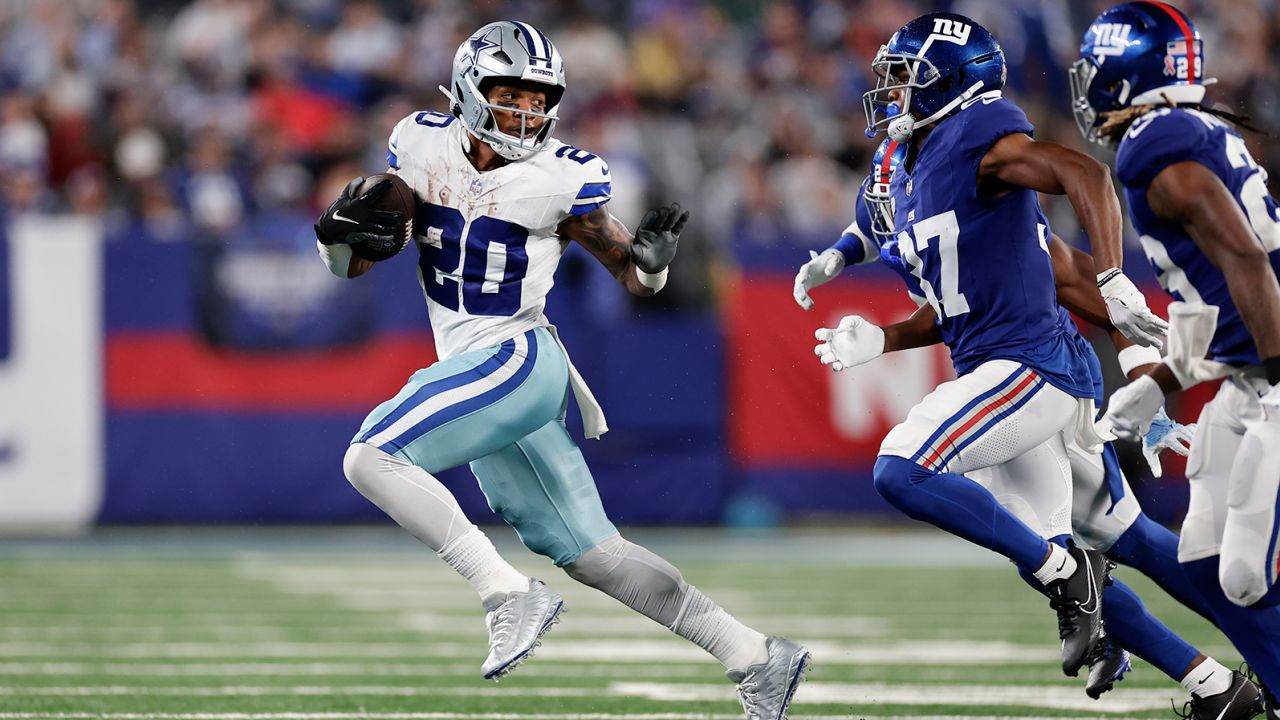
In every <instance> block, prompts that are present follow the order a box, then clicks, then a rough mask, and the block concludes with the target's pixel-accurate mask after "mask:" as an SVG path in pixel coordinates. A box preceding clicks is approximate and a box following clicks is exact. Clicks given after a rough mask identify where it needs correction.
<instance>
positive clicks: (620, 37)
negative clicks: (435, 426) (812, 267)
mask: <svg viewBox="0 0 1280 720" xmlns="http://www.w3.org/2000/svg"><path fill="white" fill-rule="evenodd" d="M1106 4H1108V3H1106V2H1102V1H1101V0H1090V1H1089V2H1071V3H1068V2H1050V1H1048V0H1013V1H1010V0H998V1H997V0H955V1H954V2H936V3H934V2H923V1H915V0H844V1H840V0H807V1H806V0H801V1H796V2H759V1H755V2H753V1H750V0H748V1H745V2H744V1H741V0H737V1H735V0H721V1H720V2H703V1H699V0H645V1H644V2H638V1H635V2H613V1H605V0H598V1H595V2H591V1H589V0H579V1H578V2H549V1H547V2H531V1H526V2H521V1H519V0H509V1H504V2H482V3H475V2H469V1H464V0H385V1H383V2H378V1H376V0H354V1H352V2H343V1H341V0H274V1H271V0H194V1H193V2H176V1H173V0H167V1H165V0H148V1H147V2H139V1H138V0H5V2H3V3H0V38H3V41H2V44H0V170H2V172H0V198H2V204H3V207H4V209H5V210H6V211H7V212H14V211H27V210H48V211H66V212H77V213H88V214H95V215H103V216H104V217H105V218H106V219H107V220H108V222H110V223H114V224H115V226H116V227H128V228H132V230H130V232H138V233H143V234H145V235H146V236H147V237H148V238H150V239H151V240H154V241H157V242H163V241H183V240H187V239H190V238H192V237H200V238H218V237H222V236H225V235H226V234H228V233H234V232H235V231H236V229H237V228H239V227H241V226H243V225H244V224H245V223H246V222H247V221H248V220H249V219H250V218H251V217H253V216H255V215H259V214H264V213H265V214H270V213H280V212H286V211H287V212H290V213H298V214H299V215H301V214H303V213H305V214H306V215H311V214H312V213H314V212H315V211H317V210H318V209H319V208H321V207H322V206H323V205H324V204H325V203H327V201H328V199H329V198H331V197H333V196H335V195H336V193H337V191H338V189H340V188H341V186H342V185H343V183H345V181H346V180H347V179H348V178H350V177H351V176H353V175H356V174H361V173H366V174H367V173H370V172H373V171H376V169H378V168H380V167H383V166H384V163H385V159H384V154H385V144H386V136H387V134H388V132H389V130H390V128H391V127H392V125H393V124H394V123H395V121H396V120H397V119H398V118H400V117H402V116H403V115H405V114H407V113H408V112H410V111H411V110H414V109H433V110H442V111H443V110H447V108H446V102H445V99H444V97H443V95H442V94H441V93H440V92H439V91H438V90H437V89H436V86H437V85H441V84H446V83H447V82H448V73H449V68H450V64H451V61H452V58H453V53H454V50H455V48H456V47H457V46H458V43H459V42H460V41H461V40H462V39H463V38H464V37H466V35H467V34H468V33H470V32H471V31H472V30H474V29H475V28H476V27H479V26H480V25H481V24H483V23H485V22H488V21H490V20H493V19H498V18H504V17H511V18H519V19H523V20H526V21H529V22H532V23H534V24H536V25H538V26H539V27H541V28H542V29H544V30H545V31H546V32H547V33H548V34H549V35H550V36H551V37H552V39H553V40H554V41H555V42H556V44H557V46H558V48H559V49H560V51H561V53H562V54H563V56H564V58H565V63H566V69H567V75H568V83H569V89H568V92H567V94H566V96H565V100H564V103H563V106H562V109H561V115H562V117H563V118H564V121H563V122H562V124H561V126H560V128H561V129H560V131H559V135H560V137H561V138H562V139H564V140H566V141H568V142H571V143H573V144H575V145H579V146H581V147H583V148H586V149H589V150H591V151H592V152H596V153H599V154H601V155H603V156H604V157H605V158H606V159H607V160H608V161H609V163H610V166H611V169H612V173H613V175H614V177H615V178H616V179H617V181H616V182H615V183H614V188H615V195H614V202H613V211H614V213H615V214H616V215H618V216H619V217H620V218H622V219H623V220H624V221H626V222H628V223H629V224H631V225H633V226H634V223H635V222H636V221H637V220H638V219H639V216H640V214H641V212H642V209H643V208H645V207H647V206H648V205H651V204H654V203H658V202H666V201H670V200H673V199H680V200H683V201H685V202H688V203H689V204H691V205H693V206H694V209H695V214H694V228H693V232H692V233H691V235H692V237H693V242H689V243H686V244H685V245H684V246H683V248H684V249H683V250H682V262H681V263H677V266H676V268H674V269H673V272H674V271H676V270H678V274H677V276H676V277H675V278H674V281H673V286H674V287H675V289H676V290H677V293H676V294H675V297H674V298H673V299H675V300H677V301H679V302H684V303H689V302H693V303H695V304H698V303H701V304H705V303H710V302H713V301H714V297H715V280H714V279H715V278H716V277H718V276H720V273H717V272H714V269H716V268H722V267H730V268H731V267H734V266H735V264H737V263H748V264H766V265H775V266H777V267H780V268H785V269H788V270H791V269H793V268H794V266H795V265H796V264H798V263H799V262H800V261H802V259H803V257H804V252H803V251H804V250H805V249H809V248H821V247H825V246H826V245H827V244H828V243H829V242H830V241H831V240H832V239H834V238H835V237H837V236H838V234H839V231H840V229H841V228H843V227H844V226H845V224H847V222H848V220H849V218H850V217H851V215H852V213H853V203H854V199H855V189H856V187H857V181H858V179H860V178H861V176H862V174H863V172H864V170H863V168H865V167H866V166H867V162H868V159H869V155H870V152H871V150H873V149H874V143H873V142H872V141H869V140H867V139H866V138H865V137H864V135H863V128H864V125H865V121H864V117H863V112H862V105H861V95H862V92H863V91H864V89H866V88H867V87H869V85H870V83H871V80H870V78H869V70H868V64H869V61H870V58H871V56H872V55H873V54H874V52H875V50H876V49H877V47H878V46H879V45H880V44H881V43H882V42H883V41H884V40H885V39H886V38H888V36H889V35H890V34H891V33H892V32H893V31H894V30H895V29H896V28H898V27H899V26H900V25H901V24H902V23H903V22H904V21H906V20H908V19H910V18H911V17H913V16H915V15H916V14H919V13H921V12H924V11H927V10H930V9H934V8H944V9H950V10H954V11H957V12H961V13H964V14H968V15H970V16H972V17H974V18H975V19H977V20H979V21H980V22H982V23H983V24H985V25H986V26H987V27H989V28H990V29H991V30H992V31H993V32H994V33H995V34H996V36H997V37H998V38H999V39H1000V40H1001V42H1002V43H1003V46H1004V49H1005V52H1006V54H1007V56H1008V64H1009V67H1010V69H1011V74H1010V77H1009V86H1010V89H1009V92H1010V93H1011V94H1013V95H1015V96H1016V97H1017V99H1018V100H1019V101H1020V102H1021V103H1022V104H1023V107H1025V108H1026V109H1027V111H1028V113H1029V115H1030V116H1031V117H1032V120H1033V121H1034V122H1036V124H1037V126H1038V127H1039V136H1040V137H1041V138H1048V139H1053V140H1058V141H1061V142H1065V143H1068V144H1071V145H1074V146H1080V145H1082V142H1081V141H1080V139H1079V136H1078V134H1077V133H1076V130H1075V127H1074V124H1073V120H1072V116H1071V112H1070V97H1069V91H1068V89H1067V82H1066V72H1065V68H1066V67H1067V66H1068V65H1069V64H1070V62H1071V61H1072V59H1074V56H1075V51H1076V41H1077V39H1078V37H1079V34H1080V30H1081V29H1082V28H1083V27H1084V26H1085V25H1086V24H1087V23H1088V22H1089V21H1090V20H1091V19H1092V18H1093V17H1094V15H1095V14H1096V13H1097V12H1098V11H1099V10H1100V9H1101V8H1102V7H1103V6H1104V5H1106ZM1180 5H1182V6H1183V8H1184V9H1185V10H1186V11H1188V12H1189V13H1190V14H1191V15H1192V16H1193V17H1194V18H1195V19H1196V21H1197V23H1198V25H1199V28H1200V30H1201V31H1202V33H1204V35H1205V37H1206V44H1207V45H1209V47H1211V48H1230V51H1229V52H1221V51H1219V52H1216V53H1214V54H1211V55H1210V56H1209V57H1208V58H1207V74H1208V75H1210V76H1214V77H1217V78H1218V79H1219V83H1218V86H1217V88H1215V89H1213V90H1211V98H1214V99H1215V100H1219V101H1225V102H1226V103H1227V104H1228V105H1229V106H1231V107H1232V108H1233V109H1234V110H1237V111H1243V112H1245V113H1248V114H1250V115H1253V116H1254V118H1255V119H1256V121H1257V122H1258V124H1260V125H1261V126H1262V127H1264V128H1280V102H1277V97H1276V95H1277V93H1278V92H1280V77H1277V75H1278V74H1280V42H1278V41H1280V3H1278V2H1276V1H1275V0H1195V1H1190V0H1184V1H1183V2H1181V3H1180ZM1253 141H1254V142H1255V143H1256V144H1255V146H1254V150H1255V152H1256V153H1257V154H1258V155H1259V156H1260V157H1261V158H1262V159H1263V164H1264V165H1269V166H1271V167H1276V166H1277V163H1280V143H1277V142H1273V141H1268V140H1266V139H1263V138H1258V137H1255V138H1254V139H1253ZM1049 211H1050V213H1051V218H1052V220H1053V222H1054V227H1055V228H1056V229H1057V231H1058V232H1059V234H1063V235H1064V236H1066V237H1071V235H1072V234H1073V233H1074V232H1075V230H1074V228H1075V222H1074V218H1073V217H1072V215H1071V213H1070V208H1069V207H1067V206H1066V205H1065V203H1064V202H1062V203H1054V204H1053V205H1052V206H1051V207H1050V208H1049ZM193 229H194V230H195V232H194V233H193Z"/></svg>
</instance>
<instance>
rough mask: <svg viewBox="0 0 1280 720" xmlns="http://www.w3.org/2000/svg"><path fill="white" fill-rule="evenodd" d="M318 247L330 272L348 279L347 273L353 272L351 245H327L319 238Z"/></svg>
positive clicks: (321, 257)
mask: <svg viewBox="0 0 1280 720" xmlns="http://www.w3.org/2000/svg"><path fill="white" fill-rule="evenodd" d="M316 248H317V249H318V250H319V251H320V259H321V260H324V264H325V266H326V267H328V268H329V272H331V273H333V274H334V275H337V276H338V277H340V278H342V279H343V280H346V279H347V274H348V273H349V272H351V246H350V245H344V244H342V243H338V244H335V245H325V244H324V243H322V242H320V241H319V240H317V241H316Z"/></svg>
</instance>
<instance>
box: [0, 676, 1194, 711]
mask: <svg viewBox="0 0 1280 720" xmlns="http://www.w3.org/2000/svg"><path fill="white" fill-rule="evenodd" d="M4 695H8V696H41V697H50V696H52V697H105V696H136V697H263V696H298V697H322V696H353V695H369V696H378V697H436V696H442V695H446V696H467V697H482V696H483V697H561V698H566V697H583V698H601V697H632V698H643V699H646V700H650V701H656V702H680V703H686V702H718V701H723V702H731V701H732V700H733V699H734V687H733V685H732V684H730V683H727V682H726V683H717V684H714V685H712V684H691V683H653V682H647V683H636V682H613V683H610V684H609V686H608V687H605V688H559V687H546V688H524V687H501V688H499V687H491V686H486V687H437V688H430V687H405V686H372V685H354V686H334V685H293V686H278V687H277V686H262V685H252V686H232V687H136V686H126V685H105V686H97V687H0V696H4ZM802 695H803V702H805V703H831V704H839V705H876V706H878V705H966V706H977V707H982V706H990V705H999V706H1011V707H1039V708H1050V709H1054V710H1076V711H1092V712H1102V713H1131V712H1136V711H1140V710H1159V709H1162V708H1164V707H1166V706H1167V705H1168V703H1169V699H1170V695H1171V692H1170V691H1168V690H1142V689H1133V690H1127V689H1120V690H1113V691H1112V692H1111V693H1109V694H1107V695H1106V696H1105V697H1104V698H1103V699H1102V700H1091V699H1089V698H1088V697H1087V696H1085V695H1084V693H1082V692H1081V691H1080V689H1079V688H1070V687H1045V686H1040V685H909V684H893V685H890V684H886V683H831V682H810V683H807V684H806V685H805V686H804V688H803V690H802Z"/></svg>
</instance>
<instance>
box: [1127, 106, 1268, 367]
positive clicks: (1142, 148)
mask: <svg viewBox="0 0 1280 720" xmlns="http://www.w3.org/2000/svg"><path fill="white" fill-rule="evenodd" d="M1185 161H1192V162H1197V163H1200V164H1201V165H1203V166H1205V167H1207V168H1208V169H1209V170H1211V171H1213V173H1214V174H1215V175H1217V176H1218V179H1219V180H1221V181H1222V184H1223V185H1225V186H1226V188H1227V190H1228V191H1229V192H1230V193H1231V194H1232V196H1234V197H1235V198H1236V202H1237V203H1239V205H1240V209H1241V210H1242V211H1244V214H1245V217H1246V218H1247V219H1248V221H1249V224H1250V225H1251V226H1252V227H1253V231H1254V234H1255V235H1257V237H1258V242H1260V243H1261V244H1262V246H1263V248H1265V249H1266V250H1267V252H1268V253H1269V254H1270V256H1271V267H1272V269H1273V270H1275V271H1277V273H1278V274H1280V216H1278V215H1277V212H1276V202H1275V200H1273V199H1272V197H1271V195H1270V194H1269V193H1268V192H1267V173H1266V170H1263V169H1262V168H1261V167H1259V166H1258V164H1257V163H1256V162H1254V160H1253V158H1252V157H1250V155H1249V149H1248V148H1246V147H1245V144H1244V138H1242V137H1241V136H1240V134H1239V133H1237V132H1236V131H1235V130H1234V129H1232V128H1231V127H1230V126H1228V125H1227V124H1226V123H1224V122H1222V121H1221V120H1219V119H1218V118H1216V117H1214V116H1212V115H1209V114H1207V113H1203V112H1200V111H1198V110H1192V109H1187V108H1160V109H1158V110H1153V111H1151V112H1149V113H1147V114H1146V115H1143V116H1142V117H1140V118H1138V119H1137V120H1135V121H1134V123H1133V124H1132V125H1131V126H1129V130H1128V132H1126V133H1125V136H1124V139H1123V140H1121V141H1120V149H1119V152H1118V153H1117V154H1116V173H1117V175H1118V176H1119V177H1120V182H1121V184H1123V185H1124V191H1125V195H1126V197H1128V199H1129V208H1130V210H1131V213H1132V218H1133V226H1134V228H1135V229H1136V230H1137V231H1138V234H1139V235H1140V236H1141V237H1140V239H1141V240H1142V249H1143V250H1145V251H1146V253H1147V259H1148V260H1150V261H1151V266H1152V269H1153V270H1154V271H1155V273H1156V277H1157V278H1158V279H1159V281H1160V285H1161V286H1163V287H1164V289H1165V290H1166V291H1167V292H1168V293H1169V294H1170V295H1172V296H1173V298H1174V299H1175V300H1182V301H1184V302H1191V303H1205V304H1208V305H1217V306H1218V328H1217V332H1216V333H1214V336H1213V341H1212V343H1211V344H1210V346H1209V352H1210V355H1211V356H1212V358H1213V359H1214V360H1217V361H1219V362H1224V363H1230V364H1233V365H1242V364H1251V363H1257V362H1258V352H1257V349H1256V348H1255V347H1254V343H1253V337H1252V336H1250V335H1249V331H1248V330H1247V329H1246V328H1245V326H1244V321H1243V320H1241V319H1240V313H1239V311H1238V310H1237V309H1236V305H1235V303H1234V302H1232V301H1231V294H1230V293H1229V292H1228V291H1227V280H1226V278H1225V277H1223V275H1222V272H1221V271H1220V270H1218V268H1217V267H1215V266H1214V265H1213V263H1211V262H1209V258H1208V257H1207V256H1205V254H1204V253H1203V252H1201V251H1200V248H1199V247H1198V246H1196V244H1195V242H1194V241H1193V240H1192V239H1191V237H1190V236H1189V235H1187V232H1186V231H1185V230H1184V229H1183V228H1182V226H1181V225H1180V224H1178V223H1173V222H1169V221H1166V220H1163V219H1161V218H1159V217H1157V216H1156V214H1155V213H1154V212H1152V210H1151V206H1150V205H1149V204H1148V203H1147V188H1148V187H1149V186H1150V185H1151V181H1152V180H1154V179H1155V178H1156V176H1157V175H1159V174H1160V173H1161V172H1162V171H1163V170H1164V169H1165V168H1167V167H1169V166H1170V165H1174V164H1176V163H1180V162H1185Z"/></svg>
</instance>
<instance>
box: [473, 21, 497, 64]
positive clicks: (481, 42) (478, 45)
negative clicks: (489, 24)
mask: <svg viewBox="0 0 1280 720" xmlns="http://www.w3.org/2000/svg"><path fill="white" fill-rule="evenodd" d="M498 31H499V29H498V28H496V27H494V28H489V31H488V32H486V33H485V34H483V35H476V36H474V37H472V38H471V39H470V40H468V41H467V46H468V47H469V48H470V49H471V56H470V60H471V64H472V65H475V64H476V62H478V61H479V60H480V53H482V52H484V51H485V50H488V49H490V48H496V47H501V45H500V44H499V43H497V42H494V41H493V40H491V39H489V36H490V35H492V34H494V33H496V32H498Z"/></svg>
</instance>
